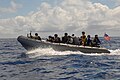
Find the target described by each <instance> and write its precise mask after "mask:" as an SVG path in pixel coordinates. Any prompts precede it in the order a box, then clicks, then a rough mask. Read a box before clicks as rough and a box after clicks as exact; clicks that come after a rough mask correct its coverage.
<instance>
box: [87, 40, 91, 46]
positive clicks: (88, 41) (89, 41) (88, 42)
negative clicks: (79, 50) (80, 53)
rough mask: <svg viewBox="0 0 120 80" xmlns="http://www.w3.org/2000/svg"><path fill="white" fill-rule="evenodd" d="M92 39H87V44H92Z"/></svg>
mask: <svg viewBox="0 0 120 80" xmlns="http://www.w3.org/2000/svg"><path fill="white" fill-rule="evenodd" d="M91 42H92V40H91V39H90V38H88V39H87V46H91Z"/></svg>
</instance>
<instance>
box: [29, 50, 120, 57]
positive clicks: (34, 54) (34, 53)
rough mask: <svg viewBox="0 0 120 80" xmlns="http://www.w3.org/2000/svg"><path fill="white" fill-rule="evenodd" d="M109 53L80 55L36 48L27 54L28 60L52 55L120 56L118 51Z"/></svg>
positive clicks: (78, 52)
mask: <svg viewBox="0 0 120 80" xmlns="http://www.w3.org/2000/svg"><path fill="white" fill-rule="evenodd" d="M109 51H110V52H111V53H82V52H80V51H55V50H53V49H52V48H45V49H43V48H38V49H35V50H32V51H28V52H27V54H28V55H29V57H30V58H34V57H38V56H52V55H70V54H81V55H90V56H101V55H120V49H116V50H109Z"/></svg>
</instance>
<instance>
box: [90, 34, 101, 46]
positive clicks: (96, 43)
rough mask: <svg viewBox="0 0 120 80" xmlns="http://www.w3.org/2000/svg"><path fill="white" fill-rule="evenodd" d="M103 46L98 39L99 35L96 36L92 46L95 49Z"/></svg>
mask: <svg viewBox="0 0 120 80" xmlns="http://www.w3.org/2000/svg"><path fill="white" fill-rule="evenodd" d="M100 44H101V42H100V40H99V38H98V35H95V37H94V39H93V41H92V46H93V47H100V46H99V45H100Z"/></svg>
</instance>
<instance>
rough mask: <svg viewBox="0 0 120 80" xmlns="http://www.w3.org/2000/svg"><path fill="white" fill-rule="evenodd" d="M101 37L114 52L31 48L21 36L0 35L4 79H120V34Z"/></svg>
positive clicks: (0, 77) (0, 69)
mask: <svg viewBox="0 0 120 80" xmlns="http://www.w3.org/2000/svg"><path fill="white" fill-rule="evenodd" d="M101 40H102V45H101V46H103V47H106V48H107V49H109V50H110V51H111V53H110V54H106V53H102V54H97V53H94V54H92V53H87V54H86V53H81V52H72V51H64V52H58V51H54V50H53V49H51V48H48V49H40V48H39V49H36V50H33V51H29V52H27V51H26V50H25V49H24V48H23V47H22V46H21V44H20V43H19V42H18V41H17V39H11V38H10V39H0V80H120V38H119V37H113V38H112V40H111V41H109V42H106V41H104V40H103V39H102V38H101Z"/></svg>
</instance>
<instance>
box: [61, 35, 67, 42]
mask: <svg viewBox="0 0 120 80" xmlns="http://www.w3.org/2000/svg"><path fill="white" fill-rule="evenodd" d="M67 41H68V33H65V34H64V37H62V43H67Z"/></svg>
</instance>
